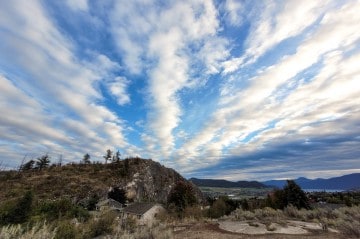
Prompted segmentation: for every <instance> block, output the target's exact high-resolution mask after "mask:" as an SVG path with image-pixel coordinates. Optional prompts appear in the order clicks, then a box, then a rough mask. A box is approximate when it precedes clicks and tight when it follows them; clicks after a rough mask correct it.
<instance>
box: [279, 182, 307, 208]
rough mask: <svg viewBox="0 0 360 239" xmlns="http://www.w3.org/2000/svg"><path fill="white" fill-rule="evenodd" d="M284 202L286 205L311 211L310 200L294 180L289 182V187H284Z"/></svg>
mask: <svg viewBox="0 0 360 239" xmlns="http://www.w3.org/2000/svg"><path fill="white" fill-rule="evenodd" d="M283 190H284V195H285V198H284V201H285V205H290V204H292V205H293V206H295V207H297V208H298V209H300V208H305V209H310V203H309V199H308V198H307V196H306V194H305V192H304V191H303V190H302V189H301V188H300V186H299V185H297V184H296V183H295V181H294V180H288V181H287V185H286V186H285V187H284V189H283Z"/></svg>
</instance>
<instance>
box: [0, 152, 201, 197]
mask: <svg viewBox="0 0 360 239" xmlns="http://www.w3.org/2000/svg"><path fill="white" fill-rule="evenodd" d="M178 181H184V182H186V183H189V184H191V183H190V182H188V181H187V180H186V179H184V178H183V177H182V176H181V175H180V174H179V173H177V172H176V171H175V170H173V169H170V168H166V167H164V166H162V165H161V164H159V163H158V162H154V161H152V160H150V159H140V158H130V159H125V160H120V161H118V162H113V163H108V164H102V163H92V164H68V165H64V166H55V165H53V166H51V167H49V168H45V169H43V170H41V171H39V170H28V171H23V172H17V171H6V172H0V187H1V188H2V190H1V192H0V201H1V200H5V199H7V198H8V197H9V195H11V197H20V196H21V195H22V194H23V193H24V192H26V191H27V190H29V189H31V190H32V191H33V192H34V194H35V195H36V197H37V198H38V199H56V198H61V197H67V198H70V199H71V200H72V201H73V202H75V203H84V202H87V201H89V200H90V199H91V198H92V197H94V195H95V196H96V197H100V198H106V197H107V193H108V190H109V188H110V187H113V188H114V187H118V188H122V189H124V190H126V194H127V196H128V197H129V199H130V200H132V201H134V202H159V203H166V201H167V197H168V194H169V192H170V190H171V188H172V187H173V186H174V185H175V184H176V183H177V182H178ZM191 185H192V187H193V189H194V192H195V193H196V195H197V198H198V201H200V202H201V201H202V200H203V197H202V194H201V192H200V190H199V189H198V188H197V187H196V186H195V185H193V184H191Z"/></svg>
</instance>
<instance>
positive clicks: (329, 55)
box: [179, 2, 360, 170]
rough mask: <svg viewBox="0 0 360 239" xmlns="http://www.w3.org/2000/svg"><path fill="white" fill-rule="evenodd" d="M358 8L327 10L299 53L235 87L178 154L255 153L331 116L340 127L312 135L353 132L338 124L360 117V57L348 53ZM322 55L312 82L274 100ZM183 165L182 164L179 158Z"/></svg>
mask: <svg viewBox="0 0 360 239" xmlns="http://www.w3.org/2000/svg"><path fill="white" fill-rule="evenodd" d="M359 8H360V4H354V3H353V2H352V3H351V4H345V5H344V6H343V7H341V8H339V9H333V11H329V12H327V13H326V14H325V15H324V18H323V19H322V21H321V22H320V24H319V25H318V26H317V27H316V30H315V31H314V33H313V34H312V37H311V38H307V39H305V40H304V41H303V42H302V43H301V44H300V45H299V46H298V47H297V50H296V53H295V54H293V55H289V56H287V57H284V58H283V59H282V60H281V61H280V62H279V63H277V64H275V65H273V66H271V67H268V68H267V69H265V70H264V71H260V72H259V73H258V75H257V76H256V77H254V78H253V79H251V81H250V85H249V86H248V88H246V89H243V90H241V91H239V90H238V89H236V88H235V89H234V90H233V91H231V92H229V93H228V95H226V94H225V95H224V97H223V98H222V103H221V104H220V108H219V109H218V110H217V111H215V112H214V114H213V117H212V119H211V120H210V122H208V123H207V125H206V126H205V127H204V129H203V130H202V131H200V132H198V134H197V135H195V136H194V138H193V139H192V140H190V141H189V142H187V143H186V144H185V145H183V147H182V148H181V149H180V150H179V155H180V157H179V158H181V156H182V155H185V154H186V155H187V156H188V157H189V158H193V161H197V160H199V161H201V160H203V159H202V156H203V155H204V154H206V153H210V154H211V155H212V156H213V157H215V158H216V157H217V156H219V153H218V152H219V151H220V150H225V151H226V150H227V148H228V147H230V148H231V147H234V146H236V150H234V151H232V152H231V154H233V155H242V154H243V153H250V152H256V151H255V150H260V149H262V148H263V147H264V146H265V145H267V144H268V143H269V142H277V141H279V142H283V141H284V140H285V141H287V140H289V139H290V138H292V139H294V138H296V135H297V134H299V133H298V130H299V129H300V128H302V127H305V126H309V125H311V124H316V123H318V122H322V121H324V120H328V119H330V120H331V119H332V120H333V121H334V122H335V123H334V124H335V125H336V124H337V125H338V126H337V127H334V126H333V124H331V125H328V126H327V127H326V128H324V129H323V128H321V127H320V126H316V127H314V128H313V130H312V132H311V133H310V134H309V135H308V136H309V137H310V136H312V135H319V134H320V135H321V133H320V132H323V133H324V134H325V133H327V134H335V135H336V134H344V135H346V134H347V133H350V132H351V130H349V129H346V128H342V127H345V125H346V124H344V125H342V124H339V121H341V120H344V119H345V117H346V118H351V115H352V116H353V117H355V119H356V118H358V117H359V115H358V112H359V108H358V107H356V106H355V105H354V102H360V101H359V100H360V99H359V96H358V95H357V93H356V92H360V88H359V86H357V85H356V83H355V79H358V77H359V74H360V73H359V71H358V69H357V67H356V66H355V64H356V63H355V62H357V61H358V60H357V58H358V55H357V54H354V55H352V56H351V57H348V56H347V55H348V52H353V50H354V49H353V48H351V46H352V47H354V46H355V45H356V44H355V43H356V42H357V41H359V39H360V35H359V33H358V32H357V31H356V30H355V29H358V28H359V27H360V25H359V22H360V19H359V17H358V15H356V12H357V11H359V10H360V9H359ZM345 49H346V51H345ZM339 54H340V55H339ZM323 59H324V61H323V64H324V65H323V67H322V68H321V66H319V67H320V68H319V69H320V72H319V73H318V74H317V75H315V76H314V77H313V79H312V80H311V79H310V83H306V82H304V81H303V82H301V81H300V82H298V83H300V85H299V86H298V87H295V89H293V90H288V91H287V94H288V95H285V98H280V99H277V98H276V94H277V93H278V92H279V89H280V88H281V87H282V86H284V85H285V84H289V83H290V82H291V81H294V80H295V78H294V77H296V76H297V75H298V74H299V73H300V72H302V71H303V70H305V69H308V68H309V67H311V66H312V65H314V64H315V63H321V62H322V60H323ZM236 91H239V92H236ZM282 94H283V93H282ZM304 97H306V98H304ZM276 121H278V122H277V123H276V124H275V126H272V124H273V122H276ZM323 126H326V124H323ZM273 127H274V128H273ZM267 128H268V129H267ZM258 130H260V131H259V132H258V133H256V132H257V131H258ZM262 131H263V132H262ZM252 134H254V135H253V136H251V135H252ZM288 136H289V139H288V138H287V137H288ZM299 137H304V136H303V135H301V136H299ZM247 138H248V139H247ZM245 139H247V140H245ZM244 140H245V141H244ZM248 140H250V141H249V142H248ZM242 141H244V142H242ZM214 149H216V150H215V151H214ZM218 160H219V159H218ZM218 160H217V162H218ZM193 161H190V162H188V165H189V167H190V168H189V170H191V169H194V168H196V167H195V166H191V165H192V163H193ZM208 161H209V160H208ZM179 163H180V164H181V165H183V162H182V161H181V160H180V161H179ZM195 165H196V164H195Z"/></svg>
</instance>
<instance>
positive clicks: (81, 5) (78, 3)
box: [66, 0, 89, 12]
mask: <svg viewBox="0 0 360 239" xmlns="http://www.w3.org/2000/svg"><path fill="white" fill-rule="evenodd" d="M66 4H67V5H68V6H69V7H70V8H71V9H72V10H74V11H78V10H80V11H85V12H87V11H88V10H89V5H88V1H87V0H66Z"/></svg>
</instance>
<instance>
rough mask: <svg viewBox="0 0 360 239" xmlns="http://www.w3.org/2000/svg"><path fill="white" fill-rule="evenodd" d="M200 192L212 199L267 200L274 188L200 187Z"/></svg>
mask: <svg viewBox="0 0 360 239" xmlns="http://www.w3.org/2000/svg"><path fill="white" fill-rule="evenodd" d="M199 188H200V190H201V191H202V192H203V193H204V194H205V195H206V196H210V197H219V196H228V197H229V198H231V199H247V198H253V197H257V198H265V197H266V195H267V194H268V193H269V192H271V191H272V190H273V188H219V187H199Z"/></svg>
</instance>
